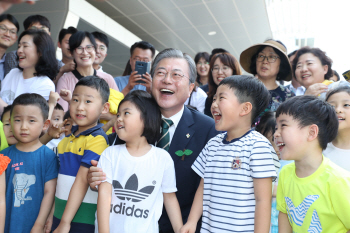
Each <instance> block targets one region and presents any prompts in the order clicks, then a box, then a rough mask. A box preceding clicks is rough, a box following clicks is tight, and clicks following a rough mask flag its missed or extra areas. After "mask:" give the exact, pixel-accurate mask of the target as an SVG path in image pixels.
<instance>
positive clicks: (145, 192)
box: [113, 174, 155, 202]
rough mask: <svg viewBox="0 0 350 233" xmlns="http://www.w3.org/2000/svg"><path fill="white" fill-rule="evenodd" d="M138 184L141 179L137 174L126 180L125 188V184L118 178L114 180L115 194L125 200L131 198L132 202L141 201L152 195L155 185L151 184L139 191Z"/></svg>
mask: <svg viewBox="0 0 350 233" xmlns="http://www.w3.org/2000/svg"><path fill="white" fill-rule="evenodd" d="M138 186H139V181H138V179H137V176H136V174H133V175H131V176H130V178H129V179H128V180H127V181H126V184H125V188H123V186H122V185H121V184H120V183H119V182H118V181H117V180H113V188H114V194H115V195H116V196H117V198H118V199H120V200H123V201H124V200H125V199H126V200H128V201H130V200H131V201H132V202H140V201H142V200H144V199H146V198H147V197H148V196H149V195H151V193H152V192H153V190H154V187H155V186H153V185H149V186H146V187H143V188H142V189H140V190H138V191H137V189H138Z"/></svg>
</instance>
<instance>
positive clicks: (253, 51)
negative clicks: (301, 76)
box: [240, 39, 294, 111]
mask: <svg viewBox="0 0 350 233" xmlns="http://www.w3.org/2000/svg"><path fill="white" fill-rule="evenodd" d="M240 63H241V65H242V67H243V69H244V70H245V71H247V72H249V73H251V74H253V75H255V76H256V77H257V78H258V79H259V80H260V81H262V82H263V83H264V85H265V87H266V88H267V89H268V90H269V91H270V94H271V99H270V103H269V106H268V107H267V109H266V111H269V110H270V111H276V110H277V108H278V106H279V105H280V104H281V103H282V102H284V101H285V100H287V99H289V98H291V97H293V96H294V93H293V92H292V91H291V90H289V89H288V88H286V87H284V86H282V85H280V84H279V83H278V82H276V81H282V80H284V81H290V80H291V79H292V68H291V65H290V63H289V59H288V56H287V49H286V47H285V46H284V44H283V43H282V42H280V41H276V40H272V39H269V40H267V41H265V42H264V43H261V44H256V45H253V46H251V47H249V48H248V49H246V50H244V51H243V52H242V53H241V56H240Z"/></svg>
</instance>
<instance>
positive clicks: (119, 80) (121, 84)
mask: <svg viewBox="0 0 350 233" xmlns="http://www.w3.org/2000/svg"><path fill="white" fill-rule="evenodd" d="M129 77H130V75H127V76H119V77H115V78H114V81H115V83H116V84H117V86H118V89H119V91H122V90H123V89H124V88H125V87H126V85H128V82H129ZM135 90H142V91H146V87H145V86H142V85H140V84H138V85H135V86H134V88H133V89H132V90H131V91H135Z"/></svg>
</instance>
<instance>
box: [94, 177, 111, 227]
mask: <svg viewBox="0 0 350 233" xmlns="http://www.w3.org/2000/svg"><path fill="white" fill-rule="evenodd" d="M111 193H112V184H110V183H108V182H103V183H102V184H100V185H99V186H98V199H97V222H98V232H99V233H105V232H106V233H109V215H110V208H111Z"/></svg>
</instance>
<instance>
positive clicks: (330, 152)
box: [323, 142, 350, 171]
mask: <svg viewBox="0 0 350 233" xmlns="http://www.w3.org/2000/svg"><path fill="white" fill-rule="evenodd" d="M323 155H324V156H326V157H328V158H329V159H330V160H331V161H332V162H333V163H335V164H337V165H338V166H339V167H342V168H344V169H345V170H347V171H350V150H346V149H340V148H338V147H335V146H334V145H333V143H331V142H330V143H328V144H327V148H326V149H325V150H324V151H323Z"/></svg>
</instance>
